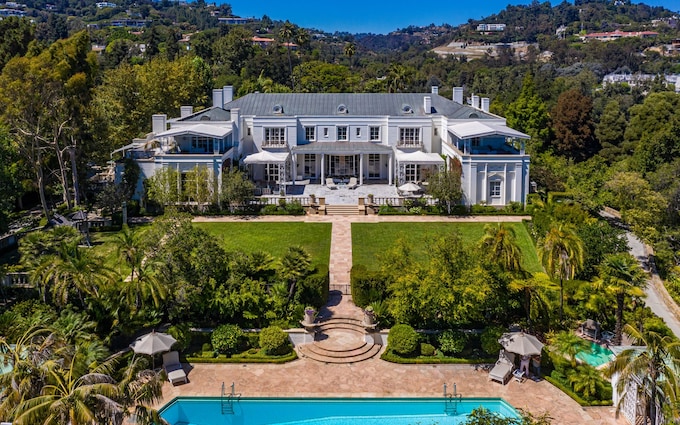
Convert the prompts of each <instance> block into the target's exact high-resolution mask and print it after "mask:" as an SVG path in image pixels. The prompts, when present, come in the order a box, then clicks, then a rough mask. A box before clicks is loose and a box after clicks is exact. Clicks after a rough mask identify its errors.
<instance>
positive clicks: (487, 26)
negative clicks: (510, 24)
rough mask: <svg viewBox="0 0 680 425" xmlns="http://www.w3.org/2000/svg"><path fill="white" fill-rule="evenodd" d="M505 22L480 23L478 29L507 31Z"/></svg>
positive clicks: (482, 30) (481, 30)
mask: <svg viewBox="0 0 680 425" xmlns="http://www.w3.org/2000/svg"><path fill="white" fill-rule="evenodd" d="M505 26H506V25H505V24H479V25H477V31H480V32H493V31H505Z"/></svg>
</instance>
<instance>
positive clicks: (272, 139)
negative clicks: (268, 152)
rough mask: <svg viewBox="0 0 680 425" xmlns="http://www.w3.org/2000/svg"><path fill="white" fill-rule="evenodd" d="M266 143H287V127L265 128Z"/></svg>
mask: <svg viewBox="0 0 680 425" xmlns="http://www.w3.org/2000/svg"><path fill="white" fill-rule="evenodd" d="M264 144H265V145H269V146H276V145H285V144H286V129H285V128H283V127H280V128H279V127H273V128H265V129H264Z"/></svg>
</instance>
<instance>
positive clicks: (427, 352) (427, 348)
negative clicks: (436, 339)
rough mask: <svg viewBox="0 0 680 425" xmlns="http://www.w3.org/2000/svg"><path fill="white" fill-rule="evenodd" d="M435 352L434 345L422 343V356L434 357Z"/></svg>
mask: <svg viewBox="0 0 680 425" xmlns="http://www.w3.org/2000/svg"><path fill="white" fill-rule="evenodd" d="M435 351H437V350H436V349H435V348H434V345H432V344H428V343H427V342H422V343H420V355H421V356H426V357H432V356H434V353H435Z"/></svg>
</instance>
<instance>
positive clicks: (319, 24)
mask: <svg viewBox="0 0 680 425" xmlns="http://www.w3.org/2000/svg"><path fill="white" fill-rule="evenodd" d="M539 1H541V2H543V0H539ZM559 1H561V0H559ZM559 1H556V0H553V1H552V3H553V4H557V3H559ZM218 2H220V3H228V4H230V5H231V6H232V10H233V13H234V15H236V16H241V17H255V18H261V17H262V15H267V16H269V17H270V18H272V19H274V20H281V21H285V20H289V21H291V22H292V23H294V24H296V25H299V26H302V27H305V28H318V29H321V30H324V31H328V32H335V31H346V32H350V33H359V32H370V33H375V34H386V33H389V32H391V31H394V30H396V29H398V28H405V27H407V26H409V25H417V26H420V25H429V24H432V23H434V24H437V25H438V24H444V23H445V24H451V25H458V24H462V23H464V22H467V20H468V19H481V18H482V17H485V16H489V15H492V14H494V13H497V12H499V11H501V10H502V9H504V8H505V6H507V5H508V4H529V3H531V0H439V1H423V0H420V1H418V0H391V1H389V0H379V1H372V0H292V1H281V0H274V1H271V0H231V1H230V0H218ZM208 3H210V1H209V0H208ZM634 3H639V2H638V1H634ZM644 3H646V4H648V5H650V6H664V7H666V8H668V9H670V10H673V11H680V0H646V1H644Z"/></svg>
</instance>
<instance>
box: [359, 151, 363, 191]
mask: <svg viewBox="0 0 680 425" xmlns="http://www.w3.org/2000/svg"><path fill="white" fill-rule="evenodd" d="M363 184H364V154H363V153H362V154H359V186H361V185H363Z"/></svg>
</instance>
